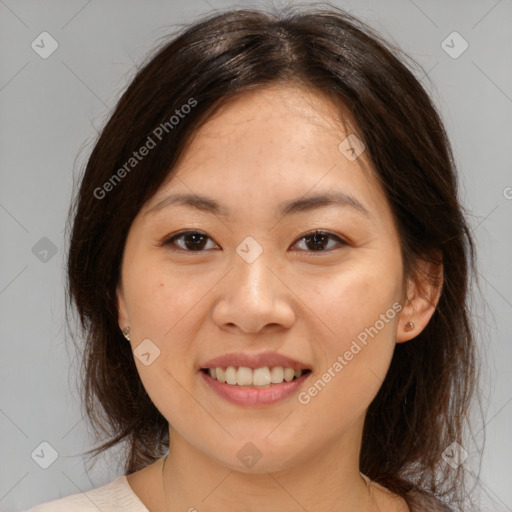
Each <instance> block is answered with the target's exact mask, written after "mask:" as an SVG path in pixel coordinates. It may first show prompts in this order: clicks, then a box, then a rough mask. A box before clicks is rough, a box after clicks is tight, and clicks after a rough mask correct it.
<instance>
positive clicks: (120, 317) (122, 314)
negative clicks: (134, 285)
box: [116, 283, 130, 331]
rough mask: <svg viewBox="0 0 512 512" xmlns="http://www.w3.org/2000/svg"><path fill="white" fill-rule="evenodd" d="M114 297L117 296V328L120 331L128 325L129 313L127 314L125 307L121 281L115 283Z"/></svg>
mask: <svg viewBox="0 0 512 512" xmlns="http://www.w3.org/2000/svg"><path fill="white" fill-rule="evenodd" d="M116 297H117V321H118V323H119V329H121V331H122V330H123V328H125V327H126V326H129V325H130V315H129V314H128V308H127V307H126V301H125V298H124V292H123V287H122V285H121V283H119V284H118V285H117V288H116Z"/></svg>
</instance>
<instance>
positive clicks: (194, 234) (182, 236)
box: [161, 231, 218, 252]
mask: <svg viewBox="0 0 512 512" xmlns="http://www.w3.org/2000/svg"><path fill="white" fill-rule="evenodd" d="M207 239H210V240H211V238H210V237H209V236H207V235H206V233H203V232H202V231H183V232H181V233H178V234H177V235H174V236H172V237H171V238H168V239H166V240H165V241H164V242H162V244H161V245H174V246H177V249H176V248H174V250H181V251H185V252H202V251H203V249H204V248H205V240H207ZM176 241H181V245H180V244H178V243H176ZM214 245H215V244H214ZM215 247H218V246H217V245H215Z"/></svg>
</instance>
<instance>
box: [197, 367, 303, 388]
mask: <svg viewBox="0 0 512 512" xmlns="http://www.w3.org/2000/svg"><path fill="white" fill-rule="evenodd" d="M201 371H202V372H203V373H205V374H206V375H208V376H209V377H211V378H212V379H214V380H216V381H218V382H221V383H224V384H229V385H231V386H239V387H247V388H269V387H272V386H275V385H278V384H282V383H283V382H292V381H294V380H297V379H298V378H300V377H301V376H303V375H306V374H308V373H310V372H311V370H309V369H305V370H294V369H293V368H286V367H283V366H274V367H268V366H264V367H261V368H255V369H252V368H248V367H246V366H228V367H226V368H221V367H217V368H201Z"/></svg>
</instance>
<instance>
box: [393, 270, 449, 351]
mask: <svg viewBox="0 0 512 512" xmlns="http://www.w3.org/2000/svg"><path fill="white" fill-rule="evenodd" d="M442 286H443V265H442V261H441V260H439V263H435V262H432V261H425V260H421V261H419V262H418V263H417V271H416V274H415V276H414V277H412V278H411V279H409V280H408V282H407V298H406V300H405V304H404V307H403V309H402V313H401V315H400V320H399V323H398V326H397V334H396V342H397V343H404V342H405V341H409V340H411V339H413V338H415V337H416V336H417V335H418V334H419V333H420V332H421V331H423V329H425V327H426V326H427V324H428V322H429V321H430V319H431V318H432V315H433V314H434V312H435V310H436V307H437V303H438V302H439V298H440V297H441V291H442Z"/></svg>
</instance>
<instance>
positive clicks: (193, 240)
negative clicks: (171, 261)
mask: <svg viewBox="0 0 512 512" xmlns="http://www.w3.org/2000/svg"><path fill="white" fill-rule="evenodd" d="M207 240H211V238H210V237H209V236H208V235H207V234H206V233H203V232H202V231H195V230H189V231H182V232H181V233H178V234H176V235H174V236H172V237H170V238H167V239H165V240H164V241H163V242H162V243H161V244H160V245H162V246H174V247H172V249H173V250H179V251H184V252H203V251H204V250H207V249H212V248H213V249H215V248H219V246H218V245H216V244H215V243H214V244H213V247H209V248H208V247H207V245H208V243H207ZM302 241H305V243H303V244H302V245H303V247H304V246H305V247H306V248H307V249H310V250H307V249H306V250H307V252H328V251H329V250H330V249H332V247H333V245H332V244H331V246H330V247H329V241H334V242H335V243H334V246H336V245H347V242H345V241H344V240H342V239H341V238H340V237H339V236H337V235H335V234H334V233H330V232H329V231H319V230H316V231H312V232H311V233H308V234H306V235H303V236H302V237H301V238H300V239H299V242H302ZM336 241H337V244H336ZM299 242H296V243H295V244H294V246H296V245H298V244H299ZM326 242H327V243H326Z"/></svg>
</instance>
